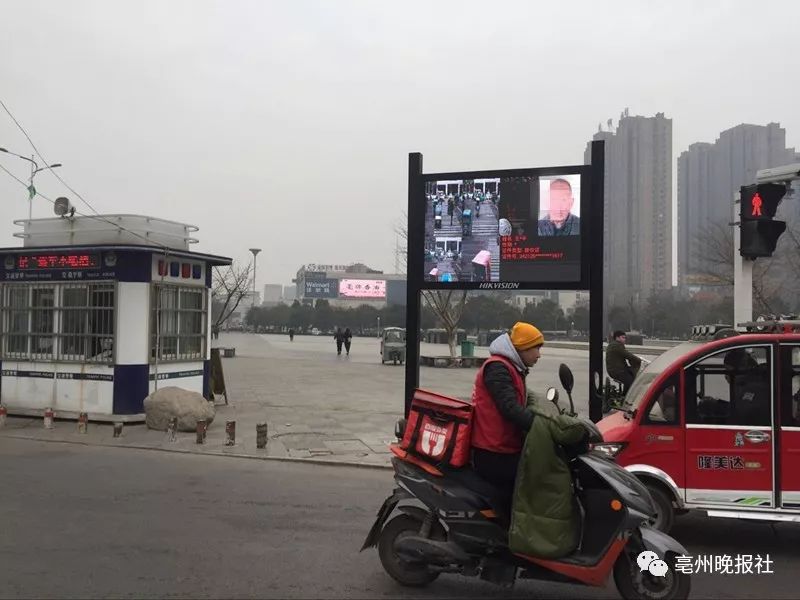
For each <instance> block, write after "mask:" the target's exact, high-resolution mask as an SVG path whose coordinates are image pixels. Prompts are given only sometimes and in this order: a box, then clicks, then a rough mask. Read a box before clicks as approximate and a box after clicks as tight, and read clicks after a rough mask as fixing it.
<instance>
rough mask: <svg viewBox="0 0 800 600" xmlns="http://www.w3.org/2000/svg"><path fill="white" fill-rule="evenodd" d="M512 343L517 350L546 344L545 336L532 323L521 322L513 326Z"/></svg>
mask: <svg viewBox="0 0 800 600" xmlns="http://www.w3.org/2000/svg"><path fill="white" fill-rule="evenodd" d="M511 343H512V344H514V348H516V349H517V350H527V349H528V348H533V347H534V346H541V345H542V344H544V336H543V335H542V332H541V331H539V330H538V329H536V327H534V326H533V325H531V324H530V323H522V322H519V323H515V324H514V327H512V328H511Z"/></svg>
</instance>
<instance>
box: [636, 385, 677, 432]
mask: <svg viewBox="0 0 800 600" xmlns="http://www.w3.org/2000/svg"><path fill="white" fill-rule="evenodd" d="M678 382H679V379H678V376H677V375H675V376H673V377H670V378H669V379H668V380H667V382H666V383H664V385H663V386H662V387H661V389H660V390H659V391H657V392H656V393H655V395H654V396H653V399H652V401H651V402H650V405H649V407H648V409H647V414H645V416H644V420H643V421H642V423H643V424H645V425H678V424H679V423H680V403H679V402H678V390H679V389H680V386H679V385H678Z"/></svg>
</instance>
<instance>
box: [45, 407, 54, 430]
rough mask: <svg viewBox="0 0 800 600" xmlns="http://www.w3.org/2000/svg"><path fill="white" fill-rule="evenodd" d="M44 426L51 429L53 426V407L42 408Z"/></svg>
mask: <svg viewBox="0 0 800 600" xmlns="http://www.w3.org/2000/svg"><path fill="white" fill-rule="evenodd" d="M44 428H45V429H52V428H53V409H52V408H45V409H44Z"/></svg>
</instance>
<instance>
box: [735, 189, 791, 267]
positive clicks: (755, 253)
mask: <svg viewBox="0 0 800 600" xmlns="http://www.w3.org/2000/svg"><path fill="white" fill-rule="evenodd" d="M739 191H740V194H739V197H740V199H741V202H740V212H739V217H740V220H741V232H740V233H741V235H740V240H739V241H740V244H739V254H741V255H742V256H744V257H745V258H758V257H764V256H772V253H773V252H775V246H776V245H777V244H778V238H779V237H780V236H781V234H782V233H783V232H784V231H786V223H785V222H784V221H775V220H774V217H775V212H776V211H777V210H778V205H779V204H780V203H781V200H783V197H784V196H785V195H786V186H785V185H784V184H781V183H762V184H759V185H747V186H743V187H742V188H740V190H739Z"/></svg>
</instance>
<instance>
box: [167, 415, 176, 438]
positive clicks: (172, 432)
mask: <svg viewBox="0 0 800 600" xmlns="http://www.w3.org/2000/svg"><path fill="white" fill-rule="evenodd" d="M177 432H178V417H172V418H171V419H170V420H169V423H167V440H168V441H170V442H174V441H176V440H177V439H178V435H177Z"/></svg>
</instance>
